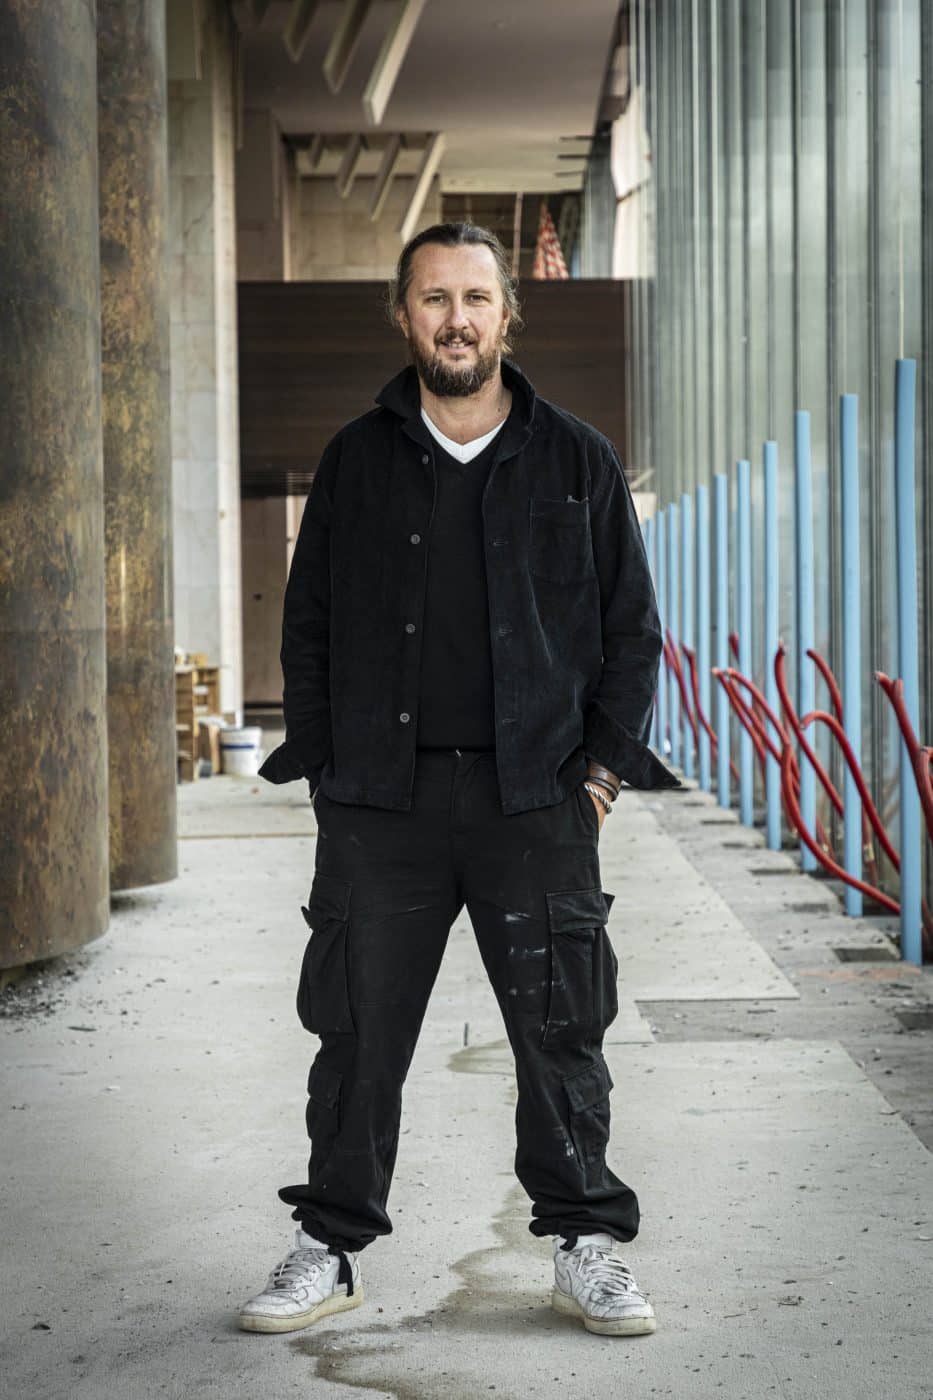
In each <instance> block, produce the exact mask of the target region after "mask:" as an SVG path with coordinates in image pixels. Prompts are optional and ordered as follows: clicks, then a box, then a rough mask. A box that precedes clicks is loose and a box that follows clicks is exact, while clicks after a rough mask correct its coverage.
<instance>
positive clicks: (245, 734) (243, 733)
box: [220, 725, 262, 778]
mask: <svg viewBox="0 0 933 1400" xmlns="http://www.w3.org/2000/svg"><path fill="white" fill-rule="evenodd" d="M261 742H262V730H261V729H260V728H259V726H258V725H248V726H247V727H246V728H245V729H222V730H221V731H220V766H221V768H222V770H223V771H224V773H233V774H235V775H236V776H237V777H240V778H255V776H256V774H257V773H258V772H259V764H260V761H261V759H262V750H261V748H260V744H261Z"/></svg>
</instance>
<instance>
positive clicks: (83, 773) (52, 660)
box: [0, 0, 109, 967]
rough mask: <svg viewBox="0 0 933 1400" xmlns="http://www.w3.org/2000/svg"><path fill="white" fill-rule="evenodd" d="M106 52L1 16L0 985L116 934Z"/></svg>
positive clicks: (26, 5)
mask: <svg viewBox="0 0 933 1400" xmlns="http://www.w3.org/2000/svg"><path fill="white" fill-rule="evenodd" d="M96 42H97V40H96V32H95V25H94V6H93V5H88V4H87V3H86V0H61V3H59V4H56V5H48V4H46V5H36V4H35V3H33V0H7V3H6V4H4V5H2V6H0V205H2V209H3V216H2V222H3V235H2V238H0V483H2V490H0V736H2V737H0V800H2V803H3V813H2V821H3V827H4V840H3V841H2V842H0V967H13V966H17V965H19V964H21V963H26V962H30V961H32V960H34V959H36V958H44V957H49V956H51V955H52V954H54V953H60V952H63V951H65V950H66V949H68V948H74V947H78V946H79V945H80V944H82V943H87V942H88V941H89V940H90V939H92V938H96V937H97V936H98V935H100V934H101V933H103V932H104V931H105V929H106V927H107V923H108V917H109V898H108V896H109V886H108V835H107V827H108V822H107V732H106V661H105V650H104V510H103V482H102V468H101V429H100V281H99V272H98V219H97V110H96V108H97V95H96V84H95V70H96V63H97V54H96Z"/></svg>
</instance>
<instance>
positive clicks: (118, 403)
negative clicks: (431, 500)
mask: <svg viewBox="0 0 933 1400" xmlns="http://www.w3.org/2000/svg"><path fill="white" fill-rule="evenodd" d="M97 47H98V68H97V82H98V139H99V153H100V268H101V347H102V353H101V360H102V365H101V368H102V375H103V439H104V512H105V515H104V518H105V528H106V546H107V685H108V699H107V715H108V740H109V752H110V859H111V874H110V879H111V887H112V888H113V889H128V888H131V887H133V886H136V885H150V884H155V883H157V882H159V881H162V880H171V879H174V877H175V876H176V875H177V874H178V860H177V839H176V837H177V831H176V825H177V823H176V796H175V789H176V764H175V678H174V644H175V636H174V620H173V616H172V501H171V485H172V477H171V446H170V431H169V411H170V391H169V303H168V261H167V257H168V250H167V213H166V200H167V172H166V163H167V162H166V92H165V3H164V0H98V4H97Z"/></svg>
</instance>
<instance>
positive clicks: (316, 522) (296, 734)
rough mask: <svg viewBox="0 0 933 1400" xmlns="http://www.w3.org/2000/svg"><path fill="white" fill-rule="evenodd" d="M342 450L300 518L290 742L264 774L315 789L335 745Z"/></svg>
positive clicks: (289, 599)
mask: <svg viewBox="0 0 933 1400" xmlns="http://www.w3.org/2000/svg"><path fill="white" fill-rule="evenodd" d="M338 455H339V448H338V446H337V441H336V440H335V441H333V442H331V443H330V444H329V445H328V447H327V448H326V449H325V452H324V455H323V456H322V458H321V461H320V464H319V466H318V469H317V471H316V472H315V474H314V479H313V481H312V483H311V489H310V491H309V492H308V499H307V501H306V502H305V508H304V513H303V515H302V517H301V527H300V529H299V531H298V539H297V541H296V543H295V552H294V554H293V555H292V563H291V568H290V569H289V573H288V583H287V584H286V587H285V604H284V608H283V616H282V649H281V653H280V659H281V663H282V676H283V679H284V689H283V694H282V708H283V710H284V714H285V742H284V744H280V745H279V747H278V748H277V749H274V750H273V752H272V753H271V754H270V755H269V757H268V758H267V759H266V760H265V762H264V763H263V765H262V767H261V768H260V770H259V773H260V776H261V777H263V778H266V779H267V780H268V781H269V782H270V783H289V782H292V781H294V780H295V779H297V778H307V779H308V782H309V783H310V785H311V791H312V792H313V791H314V790H315V788H316V787H317V785H318V783H319V781H320V777H321V772H322V770H323V768H324V765H325V763H326V762H327V759H328V756H329V753H330V748H331V724H330V517H331V507H332V503H333V487H334V475H335V471H336V467H337V458H338Z"/></svg>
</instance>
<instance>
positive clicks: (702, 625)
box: [697, 486, 710, 792]
mask: <svg viewBox="0 0 933 1400" xmlns="http://www.w3.org/2000/svg"><path fill="white" fill-rule="evenodd" d="M709 571H710V558H709V491H708V489H707V487H705V486H698V487H697V682H698V689H699V692H700V707H701V708H702V710H703V713H704V714H705V715H708V714H709V681H710V676H709V667H710V654H709V643H710V597H709V595H710V586H709V585H710V575H709ZM699 762H700V788H701V789H702V791H703V792H709V790H710V742H709V735H708V734H707V732H706V730H705V729H704V728H703V726H702V725H701V726H700V738H699Z"/></svg>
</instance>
